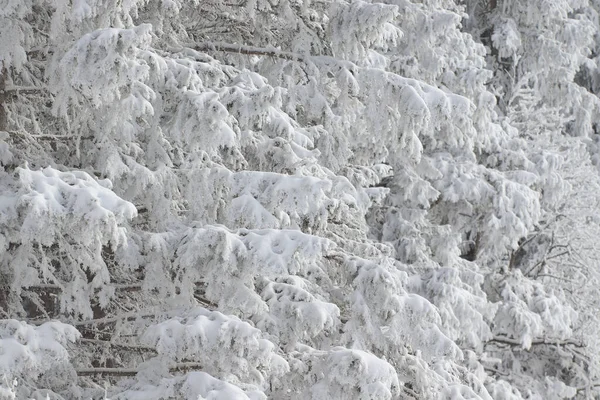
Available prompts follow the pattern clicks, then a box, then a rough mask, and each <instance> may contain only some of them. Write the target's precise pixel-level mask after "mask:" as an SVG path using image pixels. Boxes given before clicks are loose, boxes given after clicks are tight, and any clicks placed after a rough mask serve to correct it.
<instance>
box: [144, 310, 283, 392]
mask: <svg viewBox="0 0 600 400" xmlns="http://www.w3.org/2000/svg"><path fill="white" fill-rule="evenodd" d="M261 336H262V335H261V332H260V330H258V329H256V328H254V327H252V326H251V325H250V324H248V323H247V322H244V321H241V320H239V319H237V318H235V317H232V316H225V315H223V314H221V313H219V312H216V311H208V310H206V309H203V308H198V309H196V310H194V311H191V312H188V313H187V315H186V316H183V317H178V318H175V319H172V320H169V321H165V322H162V323H160V324H158V325H154V326H151V327H150V328H149V329H148V330H147V331H146V333H145V334H144V336H143V337H142V341H143V342H146V343H148V344H150V345H153V346H155V347H156V350H157V351H158V354H159V355H161V356H164V357H167V358H169V359H172V360H174V361H182V360H190V359H193V360H195V361H196V362H199V363H200V364H202V368H203V370H204V371H206V372H208V373H210V374H211V375H214V376H221V377H225V378H227V379H229V380H232V382H233V383H240V382H242V383H245V384H252V385H257V386H258V387H262V389H263V390H264V389H265V387H264V385H265V382H266V376H271V375H275V376H281V375H283V374H285V373H287V372H288V371H289V367H288V365H287V362H286V361H285V360H284V359H283V358H281V356H279V355H277V354H276V353H275V345H273V343H271V342H269V341H268V340H265V339H263V338H261Z"/></svg>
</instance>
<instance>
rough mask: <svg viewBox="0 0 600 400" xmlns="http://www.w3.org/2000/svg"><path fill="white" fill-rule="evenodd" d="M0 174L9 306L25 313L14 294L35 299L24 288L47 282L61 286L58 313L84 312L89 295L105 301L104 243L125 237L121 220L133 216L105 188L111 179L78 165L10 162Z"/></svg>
mask: <svg viewBox="0 0 600 400" xmlns="http://www.w3.org/2000/svg"><path fill="white" fill-rule="evenodd" d="M3 181H4V182H3V184H4V185H3V186H4V187H5V188H7V189H8V191H7V192H6V193H8V195H3V196H2V199H3V201H2V204H1V207H2V215H3V216H4V217H3V218H2V219H1V220H0V224H1V225H0V226H2V227H3V229H2V236H1V237H0V238H1V242H0V244H1V245H2V248H3V250H4V256H3V257H2V258H1V259H0V260H1V264H0V267H1V268H0V273H1V274H2V276H3V278H4V279H6V280H7V281H8V282H10V284H11V287H12V288H13V291H14V292H11V293H10V294H8V298H10V299H11V301H10V302H9V305H10V308H11V309H13V307H16V309H14V310H15V311H17V312H19V313H24V311H25V310H23V309H22V308H21V305H20V302H19V301H18V300H17V299H18V296H19V295H24V296H26V297H30V298H31V301H32V302H33V303H34V304H37V305H38V306H39V305H40V304H41V303H40V301H41V300H40V299H39V298H38V296H37V294H35V292H30V291H28V289H27V288H29V287H30V286H36V285H40V284H53V285H57V287H58V288H60V297H59V298H60V305H57V307H59V308H60V310H61V312H64V313H67V314H70V313H72V314H73V315H81V316H83V317H88V318H90V317H91V316H92V310H91V308H90V307H91V305H90V301H91V300H92V299H96V300H97V301H99V302H100V304H101V305H102V306H104V305H106V304H107V303H108V301H109V299H110V297H111V296H112V289H111V284H110V282H111V272H110V271H109V269H108V267H107V265H106V264H105V263H104V261H103V259H102V257H101V252H102V250H103V247H106V248H111V249H113V250H117V249H118V248H119V247H122V246H125V245H126V244H127V239H126V233H125V229H124V228H123V227H122V224H124V223H125V222H126V221H127V220H129V219H131V218H133V217H135V216H136V209H135V207H134V206H133V205H132V204H131V203H129V202H127V201H124V200H122V199H121V198H119V197H118V196H117V195H115V194H114V193H113V192H112V191H111V190H110V188H111V183H110V181H108V180H103V181H97V180H96V179H94V178H92V177H91V176H90V175H88V174H87V173H85V172H83V171H71V172H61V171H58V170H56V169H53V168H51V167H48V168H44V169H41V170H31V169H29V168H26V167H25V168H17V169H16V170H15V173H14V178H13V177H10V176H6V175H5V176H4V177H3ZM13 296H14V297H13ZM34 308H35V307H34Z"/></svg>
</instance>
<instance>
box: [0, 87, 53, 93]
mask: <svg viewBox="0 0 600 400" xmlns="http://www.w3.org/2000/svg"><path fill="white" fill-rule="evenodd" d="M47 91H48V89H47V88H45V87H37V86H7V87H5V88H4V90H0V94H2V93H16V94H30V93H39V92H47Z"/></svg>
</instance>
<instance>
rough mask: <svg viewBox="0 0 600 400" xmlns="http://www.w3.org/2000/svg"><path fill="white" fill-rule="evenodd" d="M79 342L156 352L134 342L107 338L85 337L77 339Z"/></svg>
mask: <svg viewBox="0 0 600 400" xmlns="http://www.w3.org/2000/svg"><path fill="white" fill-rule="evenodd" d="M79 342H81V343H90V344H98V345H102V346H107V347H118V348H121V349H126V350H135V351H144V352H149V353H156V349H154V348H152V347H148V346H140V345H136V344H126V343H116V342H111V341H108V340H100V339H86V338H81V339H79Z"/></svg>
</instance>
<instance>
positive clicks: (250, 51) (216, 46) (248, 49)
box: [181, 42, 307, 61]
mask: <svg viewBox="0 0 600 400" xmlns="http://www.w3.org/2000/svg"><path fill="white" fill-rule="evenodd" d="M187 47H189V48H190V49H193V50H195V51H200V52H207V51H220V52H225V53H238V54H245V55H254V56H268V57H275V58H282V59H284V60H290V61H306V58H307V57H306V56H304V55H302V54H298V53H292V52H289V51H281V50H278V49H275V48H272V49H269V48H264V47H254V46H244V45H241V44H240V45H237V44H231V43H217V42H215V43H206V42H204V43H195V44H190V45H188V46H187ZM181 50H183V48H182V49H181Z"/></svg>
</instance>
